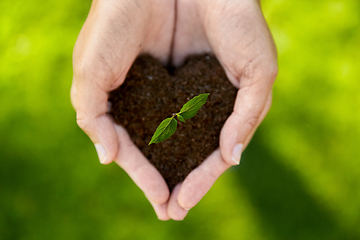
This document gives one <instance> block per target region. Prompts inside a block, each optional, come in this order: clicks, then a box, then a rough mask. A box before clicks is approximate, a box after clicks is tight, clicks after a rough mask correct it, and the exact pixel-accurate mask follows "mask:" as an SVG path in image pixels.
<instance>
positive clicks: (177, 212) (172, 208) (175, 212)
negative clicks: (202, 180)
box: [167, 183, 189, 221]
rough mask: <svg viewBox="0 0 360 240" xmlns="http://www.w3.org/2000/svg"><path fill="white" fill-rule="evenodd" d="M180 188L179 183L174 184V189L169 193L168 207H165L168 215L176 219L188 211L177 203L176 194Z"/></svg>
mask: <svg viewBox="0 0 360 240" xmlns="http://www.w3.org/2000/svg"><path fill="white" fill-rule="evenodd" d="M180 188H181V183H180V184H178V185H176V186H175V188H174V190H173V191H172V193H171V196H170V199H169V203H168V209H167V212H168V215H169V217H170V218H171V219H173V220H176V221H181V220H183V219H184V218H185V217H186V215H187V213H188V212H189V211H188V210H186V209H184V208H182V207H181V206H180V205H179V202H178V195H179V191H180Z"/></svg>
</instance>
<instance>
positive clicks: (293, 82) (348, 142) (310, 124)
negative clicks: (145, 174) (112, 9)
mask: <svg viewBox="0 0 360 240" xmlns="http://www.w3.org/2000/svg"><path fill="white" fill-rule="evenodd" d="M90 4H91V1H90V0H77V1H70V0H62V1H41V0H33V1H24V0H21V1H20V0H17V1H8V0H0V161H1V162H0V239H38V240H39V239H53V240H56V239H67V240H71V239H188V240H191V239H252V240H257V239H266V240H268V239H274V240H277V239H360V163H359V160H360V151H359V143H360V137H359V135H360V110H359V108H360V94H359V93H360V70H359V69H360V68H359V62H360V57H359V56H360V2H359V1H358V0H318V1H313V0H304V1H286V0H263V1H262V6H263V11H264V14H265V16H266V19H267V20H268V23H269V25H270V28H271V30H272V32H273V35H274V38H275V41H276V44H277V47H278V53H279V76H278V78H277V81H276V83H275V86H274V101H273V107H272V110H271V111H270V113H269V115H268V117H267V118H266V119H265V121H264V123H263V124H262V125H261V127H260V128H259V130H258V131H257V133H256V135H255V137H254V139H253V141H252V142H251V144H250V146H249V147H248V149H247V150H246V151H245V153H244V155H243V159H242V163H241V165H240V166H238V167H233V168H232V169H230V170H229V171H228V172H226V173H225V174H224V175H223V176H222V177H221V178H220V179H219V180H218V181H217V183H216V184H215V185H214V187H213V188H212V189H211V190H210V192H209V193H208V194H207V195H206V196H205V198H204V199H203V200H202V201H201V202H200V203H199V204H198V205H197V206H196V207H195V208H193V209H192V210H191V211H190V212H189V215H188V216H187V217H186V219H185V220H184V221H183V222H175V221H169V222H161V221H159V220H157V218H156V216H155V214H154V212H153V210H152V208H151V206H150V204H149V203H148V202H147V201H146V199H145V197H144V196H143V194H142V192H141V191H140V190H139V189H138V188H137V187H136V186H135V185H134V184H133V183H132V181H131V180H130V179H129V178H128V177H127V175H126V174H125V173H124V172H123V171H122V170H121V169H120V168H119V167H117V165H115V164H111V165H108V166H102V165H100V164H99V162H98V159H97V155H96V152H95V149H94V147H93V145H92V143H91V142H90V140H89V139H88V138H87V136H86V135H85V134H84V133H83V132H82V131H81V130H80V129H79V128H78V127H77V125H76V123H75V112H74V111H73V109H72V107H71V104H70V100H69V89H70V84H71V80H72V65H71V64H72V63H71V56H72V49H73V45H74V43H75V40H76V37H77V35H78V33H79V31H80V28H81V26H82V24H83V22H84V20H85V18H86V15H87V13H88V10H89V7H90Z"/></svg>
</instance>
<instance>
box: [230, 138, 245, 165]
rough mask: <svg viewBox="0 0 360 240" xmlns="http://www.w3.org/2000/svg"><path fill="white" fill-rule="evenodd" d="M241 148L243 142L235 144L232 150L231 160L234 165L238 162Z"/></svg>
mask: <svg viewBox="0 0 360 240" xmlns="http://www.w3.org/2000/svg"><path fill="white" fill-rule="evenodd" d="M242 149H243V144H241V143H239V144H236V145H235V147H234V149H233V151H232V160H233V161H234V162H235V163H236V165H239V164H240V159H241V153H242Z"/></svg>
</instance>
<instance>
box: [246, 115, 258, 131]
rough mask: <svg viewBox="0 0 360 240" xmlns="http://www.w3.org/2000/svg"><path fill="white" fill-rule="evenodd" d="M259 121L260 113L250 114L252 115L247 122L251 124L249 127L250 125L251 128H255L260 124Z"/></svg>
mask: <svg viewBox="0 0 360 240" xmlns="http://www.w3.org/2000/svg"><path fill="white" fill-rule="evenodd" d="M259 121H260V116H258V115H252V116H250V117H249V118H248V120H247V121H246V123H247V124H248V125H249V127H250V128H251V129H253V128H255V127H256V126H257V125H258V123H259Z"/></svg>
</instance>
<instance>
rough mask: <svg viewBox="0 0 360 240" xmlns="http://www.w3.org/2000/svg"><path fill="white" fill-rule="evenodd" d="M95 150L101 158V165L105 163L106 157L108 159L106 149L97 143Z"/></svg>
mask: <svg viewBox="0 0 360 240" xmlns="http://www.w3.org/2000/svg"><path fill="white" fill-rule="evenodd" d="M95 149H96V152H97V154H98V156H99V160H100V163H104V162H105V161H106V157H107V155H106V151H105V148H104V147H103V146H102V145H101V144H99V143H96V144H95Z"/></svg>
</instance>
